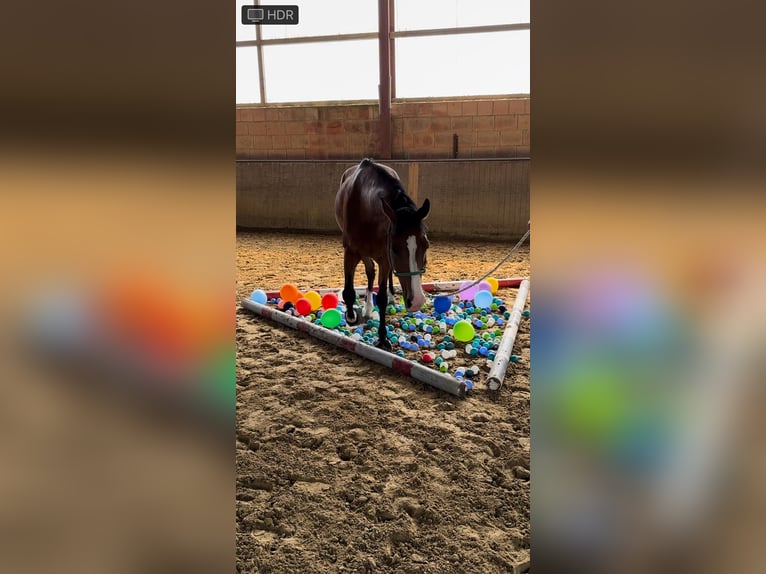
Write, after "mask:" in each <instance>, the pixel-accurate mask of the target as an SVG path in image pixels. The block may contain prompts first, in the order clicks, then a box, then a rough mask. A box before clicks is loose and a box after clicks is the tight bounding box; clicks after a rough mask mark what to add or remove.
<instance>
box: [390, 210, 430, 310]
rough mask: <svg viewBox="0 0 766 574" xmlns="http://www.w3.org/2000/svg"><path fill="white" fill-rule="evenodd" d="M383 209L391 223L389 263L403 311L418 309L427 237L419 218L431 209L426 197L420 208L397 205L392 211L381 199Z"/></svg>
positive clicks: (420, 305) (421, 303) (421, 301)
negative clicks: (401, 293) (397, 284)
mask: <svg viewBox="0 0 766 574" xmlns="http://www.w3.org/2000/svg"><path fill="white" fill-rule="evenodd" d="M382 204H383V211H384V212H385V213H386V216H387V217H388V219H389V220H390V222H391V227H390V229H391V231H390V232H389V263H390V265H391V266H392V267H393V273H394V275H396V276H397V277H398V278H399V284H400V285H401V286H402V292H403V293H404V304H405V306H406V308H407V311H419V310H420V309H421V308H422V307H423V304H424V303H425V302H426V297H425V295H424V294H423V288H422V286H421V280H420V279H421V275H422V274H423V273H424V272H425V269H426V251H427V250H428V245H429V243H428V237H427V236H426V226H425V224H424V223H423V220H424V219H425V218H426V217H428V211H429V209H431V204H430V202H429V201H428V200H427V199H426V200H425V201H424V202H423V205H422V206H421V207H420V209H414V208H413V207H401V208H399V209H397V210H394V209H392V208H391V206H389V205H388V204H387V203H386V202H385V201H384V202H382Z"/></svg>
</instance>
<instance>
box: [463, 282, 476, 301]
mask: <svg viewBox="0 0 766 574" xmlns="http://www.w3.org/2000/svg"><path fill="white" fill-rule="evenodd" d="M472 283H473V281H464V282H463V284H462V285H461V286H460V288H461V289H463V291H461V292H460V299H461V300H462V301H472V300H473V298H474V296H475V295H476V293H478V292H479V285H478V284H477V285H472V286H471V287H469V285H471V284H472Z"/></svg>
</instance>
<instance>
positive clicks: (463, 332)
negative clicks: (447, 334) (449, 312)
mask: <svg viewBox="0 0 766 574" xmlns="http://www.w3.org/2000/svg"><path fill="white" fill-rule="evenodd" d="M452 333H453V335H454V336H455V339H457V340H458V341H461V342H463V343H467V342H468V341H470V340H472V339H473V336H474V334H475V333H476V331H475V329H474V328H473V325H471V323H470V321H466V320H465V319H461V320H460V321H458V322H457V323H455V326H454V327H452Z"/></svg>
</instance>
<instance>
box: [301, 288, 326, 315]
mask: <svg viewBox="0 0 766 574" xmlns="http://www.w3.org/2000/svg"><path fill="white" fill-rule="evenodd" d="M304 297H305V298H306V299H308V301H309V303H311V310H312V311H316V310H317V309H319V308H320V307H321V306H322V296H321V295H320V294H319V293H317V292H316V291H309V292H308V293H306V294H305V295H304Z"/></svg>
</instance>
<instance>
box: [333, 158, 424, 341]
mask: <svg viewBox="0 0 766 574" xmlns="http://www.w3.org/2000/svg"><path fill="white" fill-rule="evenodd" d="M430 207H431V206H430V203H429V201H428V200H427V199H426V200H425V201H424V202H423V205H422V206H421V207H420V209H418V207H417V206H416V205H415V203H414V202H413V201H412V199H411V198H410V197H409V196H408V195H407V193H406V192H405V191H404V188H403V187H402V182H401V181H400V180H399V176H398V175H397V173H396V172H395V171H394V170H393V169H391V168H390V167H388V166H385V165H381V164H378V163H375V162H374V161H372V160H370V159H364V160H362V162H361V163H360V164H359V165H358V166H356V167H351V168H349V169H347V170H346V171H345V173H344V174H343V177H341V181H340V189H339V190H338V194H337V195H336V196H335V219H336V220H337V222H338V226H339V227H340V229H341V231H342V232H343V274H344V285H345V286H344V288H343V301H344V302H345V304H346V322H347V323H348V324H349V325H355V324H357V323H358V322H359V312H358V311H357V310H356V309H354V301H355V299H356V293H355V291H354V274H355V272H356V267H357V265H358V264H359V261H363V262H364V270H365V272H366V274H367V294H366V299H365V306H364V311H363V312H362V316H363V317H364V318H365V319H369V318H370V317H371V316H372V286H373V281H374V279H375V265H374V263H373V261H374V262H376V263H377V264H378V270H379V275H378V287H379V289H378V300H377V305H378V312H379V314H380V327H379V328H378V346H379V347H381V348H384V349H388V350H390V349H391V344H390V343H389V341H388V339H387V337H386V306H387V305H388V291H389V290H390V291H391V294H392V296H393V293H394V285H393V275H396V276H397V277H398V278H399V283H400V285H401V287H402V293H403V295H404V303H405V306H406V308H407V311H418V310H419V309H420V308H421V307H422V306H423V304H424V303H425V295H424V294H423V289H422V287H421V280H420V278H421V275H422V274H423V273H424V272H425V267H426V250H427V249H428V237H426V226H425V224H424V223H423V220H424V219H425V218H426V217H427V216H428V210H429V209H430Z"/></svg>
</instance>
